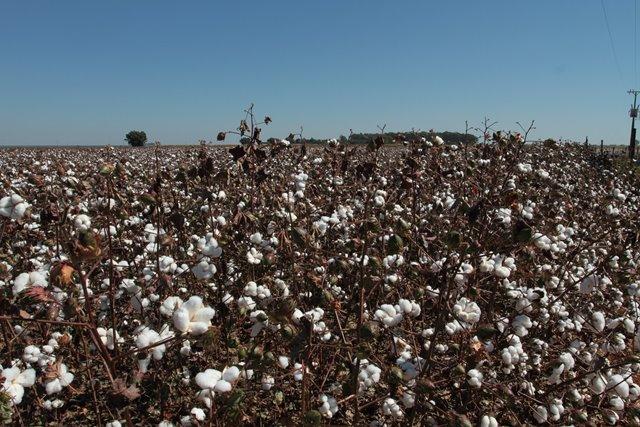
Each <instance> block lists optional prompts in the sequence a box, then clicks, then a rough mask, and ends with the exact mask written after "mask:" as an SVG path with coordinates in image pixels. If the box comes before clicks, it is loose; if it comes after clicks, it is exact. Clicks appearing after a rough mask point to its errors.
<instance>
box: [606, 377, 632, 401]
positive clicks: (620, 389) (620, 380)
mask: <svg viewBox="0 0 640 427" xmlns="http://www.w3.org/2000/svg"><path fill="white" fill-rule="evenodd" d="M607 390H609V392H610V393H615V394H617V395H618V396H620V397H621V398H623V399H626V398H627V397H629V384H628V383H627V382H626V381H625V378H624V377H623V376H622V375H620V374H616V375H611V376H610V377H609V380H608V381H607Z"/></svg>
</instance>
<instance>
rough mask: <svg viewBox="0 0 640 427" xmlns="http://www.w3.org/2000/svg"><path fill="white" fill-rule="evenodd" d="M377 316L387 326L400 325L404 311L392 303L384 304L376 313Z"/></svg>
mask: <svg viewBox="0 0 640 427" xmlns="http://www.w3.org/2000/svg"><path fill="white" fill-rule="evenodd" d="M374 316H375V318H376V319H377V320H378V321H379V322H381V323H382V324H384V325H385V326H387V327H392V326H396V325H398V324H399V323H400V322H401V321H402V313H399V312H397V311H396V309H395V307H394V306H392V305H391V304H383V305H381V306H380V308H379V309H378V310H376V312H375V314H374Z"/></svg>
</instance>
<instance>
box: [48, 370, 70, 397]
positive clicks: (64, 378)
mask: <svg viewBox="0 0 640 427" xmlns="http://www.w3.org/2000/svg"><path fill="white" fill-rule="evenodd" d="M47 377H48V378H50V380H49V381H47V382H46V383H45V390H46V392H47V394H54V393H58V392H60V391H62V388H63V387H67V386H68V385H69V384H71V382H72V381H73V378H74V375H73V374H72V373H71V372H69V370H68V369H67V365H65V364H64V363H54V364H53V365H51V366H50V367H49V370H48V372H47Z"/></svg>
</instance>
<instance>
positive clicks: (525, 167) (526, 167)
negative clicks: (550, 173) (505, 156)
mask: <svg viewBox="0 0 640 427" xmlns="http://www.w3.org/2000/svg"><path fill="white" fill-rule="evenodd" d="M516 167H517V168H518V170H519V171H520V172H522V173H529V172H531V171H533V168H532V167H531V164H529V163H518V164H517V165H516Z"/></svg>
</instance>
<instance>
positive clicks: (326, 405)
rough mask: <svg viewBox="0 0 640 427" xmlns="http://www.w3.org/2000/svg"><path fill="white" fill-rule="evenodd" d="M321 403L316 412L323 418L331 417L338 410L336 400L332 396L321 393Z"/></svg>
mask: <svg viewBox="0 0 640 427" xmlns="http://www.w3.org/2000/svg"><path fill="white" fill-rule="evenodd" d="M320 402H321V405H320V407H319V408H318V412H320V414H321V415H322V416H323V417H325V418H333V416H334V415H335V414H336V413H337V412H338V402H337V401H336V399H335V398H333V397H332V396H327V395H326V394H323V395H321V396H320Z"/></svg>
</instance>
